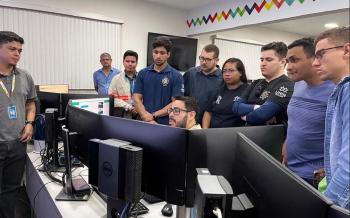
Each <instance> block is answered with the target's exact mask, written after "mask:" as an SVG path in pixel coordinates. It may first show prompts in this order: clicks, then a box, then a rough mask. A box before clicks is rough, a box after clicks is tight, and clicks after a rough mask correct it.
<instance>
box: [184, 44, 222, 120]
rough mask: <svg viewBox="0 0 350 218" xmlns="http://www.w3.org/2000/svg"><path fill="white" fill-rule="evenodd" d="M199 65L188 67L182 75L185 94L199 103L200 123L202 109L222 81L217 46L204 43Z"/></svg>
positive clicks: (198, 117)
mask: <svg viewBox="0 0 350 218" xmlns="http://www.w3.org/2000/svg"><path fill="white" fill-rule="evenodd" d="M199 62H200V66H198V67H193V68H191V69H189V70H188V71H187V72H186V73H185V74H184V76H183V78H184V86H185V94H184V95H185V96H191V97H193V98H195V99H196V100H197V101H198V103H199V111H198V115H197V122H198V123H202V118H203V114H204V110H205V109H206V107H207V104H208V103H209V100H210V99H212V98H213V97H215V95H216V94H217V91H218V90H219V87H220V84H221V83H222V74H221V70H220V69H219V67H218V65H217V64H218V62H219V48H218V47H217V46H216V45H213V44H209V45H206V46H205V47H204V48H203V50H202V52H201V54H200V56H199Z"/></svg>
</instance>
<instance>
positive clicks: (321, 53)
mask: <svg viewBox="0 0 350 218" xmlns="http://www.w3.org/2000/svg"><path fill="white" fill-rule="evenodd" d="M342 47H344V46H343V45H339V46H334V47H330V48H324V49H320V50H318V51H317V52H316V53H315V58H316V59H317V60H319V61H320V60H322V58H323V56H324V55H325V54H326V53H327V51H329V50H331V49H336V48H342Z"/></svg>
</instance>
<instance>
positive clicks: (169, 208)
mask: <svg viewBox="0 0 350 218" xmlns="http://www.w3.org/2000/svg"><path fill="white" fill-rule="evenodd" d="M162 214H163V216H168V217H170V216H172V215H173V207H172V205H171V204H165V205H164V207H163V208H162Z"/></svg>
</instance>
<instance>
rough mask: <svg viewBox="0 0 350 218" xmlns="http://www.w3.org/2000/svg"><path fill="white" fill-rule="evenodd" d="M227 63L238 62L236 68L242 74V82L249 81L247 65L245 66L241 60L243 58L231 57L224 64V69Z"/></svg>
mask: <svg viewBox="0 0 350 218" xmlns="http://www.w3.org/2000/svg"><path fill="white" fill-rule="evenodd" d="M227 63H231V64H236V68H237V70H238V72H239V73H240V74H241V77H240V79H241V82H243V83H247V82H248V80H247V75H246V73H245V67H244V64H243V62H242V61H241V59H238V58H229V59H227V60H226V61H225V63H224V64H223V65H222V69H224V67H225V65H226V64H227Z"/></svg>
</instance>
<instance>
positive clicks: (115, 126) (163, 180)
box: [99, 116, 188, 206]
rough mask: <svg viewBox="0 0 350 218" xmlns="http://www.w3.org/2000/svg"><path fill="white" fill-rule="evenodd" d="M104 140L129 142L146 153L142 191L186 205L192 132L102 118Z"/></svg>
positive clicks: (121, 119)
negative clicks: (189, 140) (188, 159)
mask: <svg viewBox="0 0 350 218" xmlns="http://www.w3.org/2000/svg"><path fill="white" fill-rule="evenodd" d="M101 119H102V125H101V128H99V129H100V130H101V131H102V138H104V139H107V138H115V139H119V140H124V141H129V142H131V143H132V144H133V145H135V146H138V147H140V148H142V149H143V162H142V191H144V192H146V193H147V194H151V195H154V196H156V197H158V198H161V199H163V200H165V201H167V202H168V203H172V204H176V205H180V206H181V205H184V203H185V190H186V171H187V169H186V167H187V166H186V161H187V157H186V150H187V136H188V130H186V129H181V128H172V127H169V126H165V125H154V124H150V123H146V122H142V121H137V120H130V119H123V118H118V117H110V116H101Z"/></svg>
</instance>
